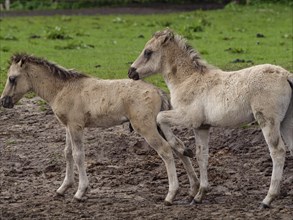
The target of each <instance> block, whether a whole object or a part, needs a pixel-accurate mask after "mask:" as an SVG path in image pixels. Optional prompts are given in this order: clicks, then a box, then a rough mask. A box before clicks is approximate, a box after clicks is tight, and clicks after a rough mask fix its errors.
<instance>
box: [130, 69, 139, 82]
mask: <svg viewBox="0 0 293 220" xmlns="http://www.w3.org/2000/svg"><path fill="white" fill-rule="evenodd" d="M128 77H129V78H130V79H134V80H139V75H138V72H136V68H134V67H130V68H129V70H128Z"/></svg>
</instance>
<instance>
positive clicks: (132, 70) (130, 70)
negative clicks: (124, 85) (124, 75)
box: [128, 67, 136, 76]
mask: <svg viewBox="0 0 293 220" xmlns="http://www.w3.org/2000/svg"><path fill="white" fill-rule="evenodd" d="M135 71H136V68H134V67H130V68H129V71H128V76H130V75H131V74H133V73H134V72H135Z"/></svg>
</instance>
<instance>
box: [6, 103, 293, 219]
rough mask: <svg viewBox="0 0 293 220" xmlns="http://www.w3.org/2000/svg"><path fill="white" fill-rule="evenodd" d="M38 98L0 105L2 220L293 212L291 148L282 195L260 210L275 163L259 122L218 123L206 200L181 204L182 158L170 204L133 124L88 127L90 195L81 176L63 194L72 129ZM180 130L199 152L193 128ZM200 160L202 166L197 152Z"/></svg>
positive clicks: (161, 173)
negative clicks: (83, 195)
mask: <svg viewBox="0 0 293 220" xmlns="http://www.w3.org/2000/svg"><path fill="white" fill-rule="evenodd" d="M38 100H39V98H33V99H23V100H22V101H21V103H20V105H17V106H15V108H14V109H3V108H1V109H0V159H1V160H0V175H1V178H0V219H111V220H112V219H292V216H293V175H292V174H293V157H292V156H290V155H289V153H287V158H286V165H285V170H284V178H283V181H282V193H281V195H280V197H279V198H278V199H277V200H276V201H274V202H273V204H272V208H271V209H268V210H260V209H259V204H260V202H261V200H262V199H263V198H264V196H265V195H266V192H267V190H268V186H269V183H270V176H271V169H272V163H271V159H270V156H269V152H268V148H267V146H266V144H265V142H264V139H263V137H262V134H261V131H260V130H259V129H258V128H256V127H255V128H242V129H212V131H211V140H210V158H209V169H208V170H209V180H210V186H211V187H210V191H209V193H208V194H207V196H206V197H205V199H204V201H203V203H202V204H198V205H194V206H190V205H183V204H181V203H180V201H182V200H184V197H185V196H186V195H187V192H188V188H189V185H188V179H187V175H186V173H185V171H184V169H183V166H182V164H181V163H180V162H179V161H178V159H177V158H176V166H177V173H178V176H179V182H180V192H179V193H178V195H177V196H176V199H175V204H174V205H173V206H170V207H166V206H164V205H163V201H164V197H165V196H166V194H167V190H168V182H167V174H166V170H165V166H164V164H163V162H162V160H161V159H160V158H159V156H158V155H157V154H156V152H155V151H154V150H153V149H151V148H150V147H149V146H148V145H147V144H146V143H145V141H144V140H143V139H142V138H141V137H139V136H138V135H137V134H135V133H134V132H133V133H131V132H130V131H129V129H128V126H127V125H124V126H117V127H113V128H108V129H87V130H86V131H85V138H84V144H85V150H86V166H87V172H88V176H89V180H90V187H91V190H90V192H89V193H88V194H87V196H88V199H87V200H86V201H85V202H81V203H78V202H76V201H74V200H73V199H72V198H73V195H74V193H75V191H76V189H77V183H76V184H75V186H74V187H73V188H72V189H70V190H68V192H67V193H66V195H65V197H56V196H55V190H56V189H57V188H58V187H59V186H60V184H61V182H62V180H63V178H64V174H65V160H64V158H63V148H64V145H65V131H64V128H63V127H62V126H61V125H60V124H59V123H58V122H57V120H56V119H55V118H54V115H53V113H52V111H51V110H50V108H49V107H48V106H42V105H40V104H39V101H38ZM175 132H176V134H177V135H178V136H179V137H180V138H181V139H182V140H183V141H184V142H185V144H186V145H187V146H189V147H191V148H192V149H193V151H195V147H194V144H195V143H194V139H193V138H192V133H191V132H189V131H187V130H185V129H181V130H179V129H177V130H175ZM193 164H194V167H195V168H196V171H197V173H198V166H197V163H196V160H195V159H193Z"/></svg>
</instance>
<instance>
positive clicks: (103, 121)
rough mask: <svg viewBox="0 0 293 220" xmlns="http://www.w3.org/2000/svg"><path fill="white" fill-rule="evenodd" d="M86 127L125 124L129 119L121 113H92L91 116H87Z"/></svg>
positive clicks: (106, 126)
mask: <svg viewBox="0 0 293 220" xmlns="http://www.w3.org/2000/svg"><path fill="white" fill-rule="evenodd" d="M85 121H86V124H85V126H86V127H103V128H108V127H112V126H115V125H120V124H123V123H124V122H127V121H128V119H127V118H126V117H125V116H121V115H91V116H90V117H87V116H86V119H85Z"/></svg>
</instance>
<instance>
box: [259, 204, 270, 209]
mask: <svg viewBox="0 0 293 220" xmlns="http://www.w3.org/2000/svg"><path fill="white" fill-rule="evenodd" d="M269 208H271V206H270V205H267V204H265V203H261V204H260V209H269Z"/></svg>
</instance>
